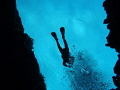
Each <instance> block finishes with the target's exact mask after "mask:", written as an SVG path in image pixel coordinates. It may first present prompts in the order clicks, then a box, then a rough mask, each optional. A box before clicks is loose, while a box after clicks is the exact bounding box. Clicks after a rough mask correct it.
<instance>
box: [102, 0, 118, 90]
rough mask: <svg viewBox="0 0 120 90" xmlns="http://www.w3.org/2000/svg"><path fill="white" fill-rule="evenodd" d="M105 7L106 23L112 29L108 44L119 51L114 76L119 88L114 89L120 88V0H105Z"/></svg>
mask: <svg viewBox="0 0 120 90" xmlns="http://www.w3.org/2000/svg"><path fill="white" fill-rule="evenodd" d="M103 7H104V9H105V11H106V14H107V18H106V19H105V20H104V24H107V29H109V30H110V32H109V35H108V36H107V37H106V39H107V42H108V43H107V44H106V46H109V47H111V48H114V49H115V50H116V52H118V60H117V62H116V64H115V66H114V73H115V74H116V76H113V77H112V78H113V82H114V84H115V86H116V87H117V89H112V90H120V9H119V8H120V0H105V1H104V3H103Z"/></svg>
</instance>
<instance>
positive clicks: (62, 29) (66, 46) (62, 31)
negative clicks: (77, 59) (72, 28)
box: [60, 27, 69, 50]
mask: <svg viewBox="0 0 120 90" xmlns="http://www.w3.org/2000/svg"><path fill="white" fill-rule="evenodd" d="M60 32H61V34H62V38H63V42H64V45H65V49H68V50H69V48H68V44H67V41H66V40H65V29H64V27H61V28H60Z"/></svg>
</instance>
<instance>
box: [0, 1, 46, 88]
mask: <svg viewBox="0 0 120 90" xmlns="http://www.w3.org/2000/svg"><path fill="white" fill-rule="evenodd" d="M0 12H1V13H0V41H1V43H0V90H46V85H45V83H44V77H43V76H42V74H41V73H40V70H39V65H38V62H37V60H36V58H35V55H34V52H33V51H32V49H33V39H32V38H30V37H29V36H28V35H27V34H25V33H24V28H23V26H22V22H21V19H20V17H19V13H18V11H17V9H16V1H15V0H12V1H11V0H0Z"/></svg>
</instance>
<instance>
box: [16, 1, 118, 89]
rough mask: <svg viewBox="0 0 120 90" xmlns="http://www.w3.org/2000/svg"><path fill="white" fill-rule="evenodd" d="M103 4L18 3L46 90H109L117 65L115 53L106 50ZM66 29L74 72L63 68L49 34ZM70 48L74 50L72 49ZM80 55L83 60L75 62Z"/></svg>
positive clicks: (92, 2)
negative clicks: (72, 57)
mask: <svg viewBox="0 0 120 90" xmlns="http://www.w3.org/2000/svg"><path fill="white" fill-rule="evenodd" d="M103 1H104V0H34V1H33V0H17V8H18V10H19V13H20V17H21V19H22V23H23V26H24V29H25V33H28V35H30V37H31V38H33V39H34V49H33V51H34V52H35V56H36V58H37V60H38V63H39V65H40V70H41V73H42V74H43V76H44V77H45V83H46V85H47V90H108V89H110V88H112V87H115V86H114V85H113V83H112V78H111V77H112V76H113V75H114V73H113V67H114V64H115V62H116V61H117V53H116V52H115V50H114V49H111V48H109V47H106V46H105V44H106V43H107V42H106V36H107V35H108V33H109V30H107V29H106V25H103V20H104V19H105V18H106V13H105V11H104V8H103V7H102V3H103ZM60 27H65V30H66V32H65V36H66V40H67V42H68V45H69V48H70V52H71V54H72V55H74V56H75V62H74V65H73V68H67V67H64V66H63V65H62V61H63V60H62V58H61V54H60V52H59V50H58V48H57V45H56V42H55V40H54V39H53V37H52V36H51V34H50V33H51V32H56V33H57V36H58V38H59V42H60V44H61V46H62V47H64V43H63V41H62V37H61V34H60V31H59V28H60ZM73 45H74V46H75V47H73ZM79 52H82V53H83V54H82V57H83V60H81V59H79V58H78V54H80V53H79Z"/></svg>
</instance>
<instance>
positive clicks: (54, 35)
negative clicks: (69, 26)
mask: <svg viewBox="0 0 120 90" xmlns="http://www.w3.org/2000/svg"><path fill="white" fill-rule="evenodd" d="M51 35H52V36H53V37H54V39H55V41H56V43H57V46H58V49H59V51H60V53H61V54H62V47H61V46H60V44H59V42H58V38H57V35H56V33H55V32H52V33H51Z"/></svg>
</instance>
